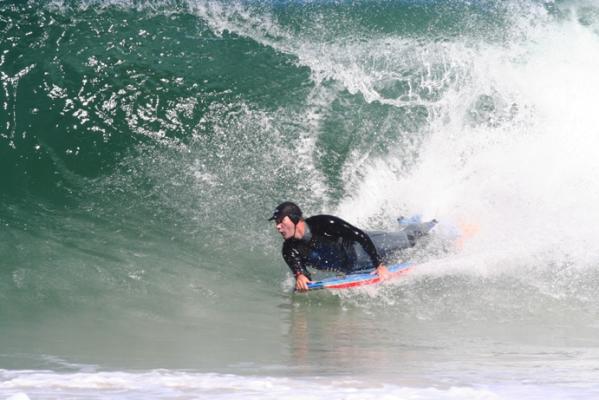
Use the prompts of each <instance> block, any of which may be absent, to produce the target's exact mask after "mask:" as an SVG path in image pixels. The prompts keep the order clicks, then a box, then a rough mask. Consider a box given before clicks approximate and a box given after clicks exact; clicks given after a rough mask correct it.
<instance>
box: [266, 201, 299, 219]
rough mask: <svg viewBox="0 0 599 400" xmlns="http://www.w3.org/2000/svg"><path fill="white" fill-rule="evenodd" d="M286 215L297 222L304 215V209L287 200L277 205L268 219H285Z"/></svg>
mask: <svg viewBox="0 0 599 400" xmlns="http://www.w3.org/2000/svg"><path fill="white" fill-rule="evenodd" d="M285 217H289V219H290V220H291V221H293V223H295V224H297V223H298V222H299V220H300V218H301V217H302V210H300V208H299V207H298V205H297V204H295V203H292V202H290V201H285V202H283V203H281V204H279V205H278V206H277V208H275V210H274V211H273V213H272V217H270V218H269V219H268V220H269V221H272V220H277V219H283V218H285Z"/></svg>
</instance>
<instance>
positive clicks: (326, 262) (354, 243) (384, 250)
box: [283, 215, 437, 279]
mask: <svg viewBox="0 0 599 400" xmlns="http://www.w3.org/2000/svg"><path fill="white" fill-rule="evenodd" d="M305 222H306V230H305V232H304V237H303V238H301V239H295V238H291V239H287V240H285V242H284V243H283V258H284V259H285V262H287V265H289V268H290V269H291V272H293V274H294V275H295V276H297V275H298V274H304V275H305V276H307V277H308V278H309V279H311V276H310V273H309V271H308V270H307V267H308V266H310V267H312V268H316V269H320V270H329V271H339V272H343V273H351V272H355V271H358V270H366V269H374V268H376V267H378V266H379V265H380V264H381V262H383V261H385V262H386V258H387V256H391V255H393V254H394V252H396V251H398V250H402V249H406V248H409V247H412V246H414V245H415V244H416V240H417V239H418V238H419V237H421V236H423V235H425V234H426V233H427V232H428V231H430V230H431V229H432V228H433V227H434V226H435V224H436V223H437V221H435V220H432V221H430V222H424V223H420V222H418V223H411V224H408V225H405V226H404V228H403V229H402V230H401V231H398V232H370V233H368V234H367V233H366V232H364V231H362V230H360V229H358V228H356V227H355V226H353V225H351V224H350V223H348V222H346V221H344V220H342V219H341V218H338V217H334V216H332V215H315V216H312V217H310V218H307V219H306V220H305Z"/></svg>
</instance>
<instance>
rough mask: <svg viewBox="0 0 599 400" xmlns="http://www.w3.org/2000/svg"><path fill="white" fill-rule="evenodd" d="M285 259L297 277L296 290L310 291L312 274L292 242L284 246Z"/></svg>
mask: <svg viewBox="0 0 599 400" xmlns="http://www.w3.org/2000/svg"><path fill="white" fill-rule="evenodd" d="M283 259H284V260H285V262H286V263H287V265H288V266H289V269H290V270H291V272H292V273H293V275H294V276H295V290H299V291H306V290H308V283H309V282H311V278H310V273H309V272H308V270H307V269H306V267H305V265H304V262H303V261H302V259H301V257H300V253H299V250H298V249H297V248H295V246H293V244H292V243H291V242H287V241H286V242H285V243H284V244H283Z"/></svg>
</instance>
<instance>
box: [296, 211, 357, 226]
mask: <svg viewBox="0 0 599 400" xmlns="http://www.w3.org/2000/svg"><path fill="white" fill-rule="evenodd" d="M306 223H307V224H308V225H313V224H316V225H317V224H335V223H341V224H347V225H351V224H349V223H348V222H347V221H345V220H343V219H341V218H339V217H336V216H334V215H328V214H320V215H313V216H311V217H309V218H306Z"/></svg>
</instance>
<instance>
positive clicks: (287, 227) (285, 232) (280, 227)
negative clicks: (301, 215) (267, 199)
mask: <svg viewBox="0 0 599 400" xmlns="http://www.w3.org/2000/svg"><path fill="white" fill-rule="evenodd" d="M275 224H276V225H275V227H276V228H277V232H279V233H280V234H281V236H283V239H285V240H287V239H289V238H291V237H293V235H294V234H295V225H294V224H293V221H291V219H289V217H287V216H285V217H284V218H283V219H277V220H276V221H275Z"/></svg>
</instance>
